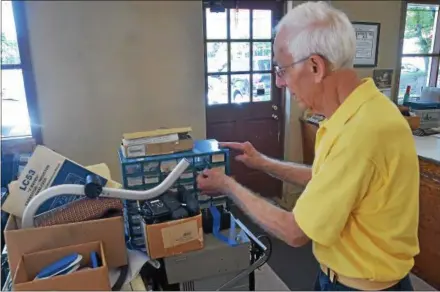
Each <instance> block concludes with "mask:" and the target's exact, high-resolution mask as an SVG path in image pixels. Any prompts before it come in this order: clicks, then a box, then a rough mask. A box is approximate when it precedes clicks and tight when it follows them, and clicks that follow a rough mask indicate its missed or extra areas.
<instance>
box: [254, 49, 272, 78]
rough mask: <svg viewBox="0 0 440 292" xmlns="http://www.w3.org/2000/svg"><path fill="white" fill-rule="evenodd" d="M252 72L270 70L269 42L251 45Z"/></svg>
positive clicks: (270, 53) (270, 51) (270, 52)
mask: <svg viewBox="0 0 440 292" xmlns="http://www.w3.org/2000/svg"><path fill="white" fill-rule="evenodd" d="M252 54H253V56H252V62H253V65H252V70H253V71H270V70H271V68H272V44H271V42H255V43H253V45H252Z"/></svg>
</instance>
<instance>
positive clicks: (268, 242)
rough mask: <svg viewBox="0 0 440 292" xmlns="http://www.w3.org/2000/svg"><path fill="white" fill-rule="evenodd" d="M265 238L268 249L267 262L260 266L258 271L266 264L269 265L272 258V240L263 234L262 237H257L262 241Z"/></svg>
mask: <svg viewBox="0 0 440 292" xmlns="http://www.w3.org/2000/svg"><path fill="white" fill-rule="evenodd" d="M263 238H266V239H267V244H266V247H267V251H266V254H267V256H266V260H265V261H264V262H262V263H261V265H259V266H258V268H257V269H259V268H261V267H262V266H263V265H264V264H265V263H267V262H268V261H269V259H270V257H271V256H272V240H271V239H270V237H269V236H267V235H266V234H262V235H259V236H257V239H258V240H261V239H263Z"/></svg>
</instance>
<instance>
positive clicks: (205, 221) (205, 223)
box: [202, 205, 231, 234]
mask: <svg viewBox="0 0 440 292" xmlns="http://www.w3.org/2000/svg"><path fill="white" fill-rule="evenodd" d="M212 207H214V208H217V209H218V211H219V213H220V226H219V230H220V231H221V230H225V229H228V228H229V227H230V226H231V215H230V213H229V212H228V211H227V210H226V207H225V206H222V205H220V206H216V205H211V206H210V207H207V208H204V209H202V227H203V233H205V234H209V233H212V231H213V226H214V224H213V221H214V219H213V216H212V213H211V209H210V208H212Z"/></svg>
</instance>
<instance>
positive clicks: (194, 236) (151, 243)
mask: <svg viewBox="0 0 440 292" xmlns="http://www.w3.org/2000/svg"><path fill="white" fill-rule="evenodd" d="M143 228H144V235H145V243H146V244H145V245H146V247H147V253H148V256H149V257H150V258H152V259H159V258H164V257H168V256H173V255H177V254H182V253H185V252H189V251H193V250H198V249H202V248H203V246H204V242H203V228H202V214H199V215H196V216H193V217H189V218H184V219H180V220H172V221H168V222H164V223H157V224H148V225H147V224H144V223H143Z"/></svg>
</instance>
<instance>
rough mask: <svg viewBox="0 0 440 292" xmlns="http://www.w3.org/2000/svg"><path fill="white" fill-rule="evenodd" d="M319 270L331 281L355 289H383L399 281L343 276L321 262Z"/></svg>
mask: <svg viewBox="0 0 440 292" xmlns="http://www.w3.org/2000/svg"><path fill="white" fill-rule="evenodd" d="M321 270H322V272H323V273H324V274H326V275H327V277H329V278H330V281H331V282H332V283H335V282H336V281H338V282H339V283H341V284H342V285H345V286H347V287H350V288H353V289H357V290H375V291H378V290H384V289H387V288H389V287H392V286H394V285H396V284H397V283H398V282H399V281H388V282H377V281H371V280H367V279H360V278H350V277H345V276H342V275H338V274H336V272H335V271H333V270H331V269H330V268H329V267H327V266H326V265H323V264H321Z"/></svg>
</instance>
